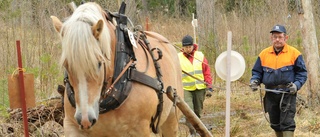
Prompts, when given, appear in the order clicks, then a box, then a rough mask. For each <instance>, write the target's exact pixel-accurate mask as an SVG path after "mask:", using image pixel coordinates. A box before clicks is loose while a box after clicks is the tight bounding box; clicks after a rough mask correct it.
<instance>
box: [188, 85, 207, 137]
mask: <svg viewBox="0 0 320 137" xmlns="http://www.w3.org/2000/svg"><path fill="white" fill-rule="evenodd" d="M205 94H206V90H205V89H200V90H198V89H197V90H194V91H188V90H184V101H185V102H186V103H187V104H188V106H189V107H190V108H191V109H192V110H193V112H194V113H195V114H196V115H197V116H198V117H199V118H200V116H201V113H202V109H203V102H204V99H205ZM186 125H187V126H188V128H189V132H190V133H191V135H192V136H196V130H195V128H194V127H193V126H192V125H191V123H190V122H189V121H188V120H187V121H186Z"/></svg>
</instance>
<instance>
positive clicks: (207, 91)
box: [206, 88, 213, 98]
mask: <svg viewBox="0 0 320 137" xmlns="http://www.w3.org/2000/svg"><path fill="white" fill-rule="evenodd" d="M212 92H213V89H212V88H207V89H206V97H209V98H210V97H211V96H212Z"/></svg>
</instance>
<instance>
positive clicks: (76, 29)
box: [60, 2, 111, 78]
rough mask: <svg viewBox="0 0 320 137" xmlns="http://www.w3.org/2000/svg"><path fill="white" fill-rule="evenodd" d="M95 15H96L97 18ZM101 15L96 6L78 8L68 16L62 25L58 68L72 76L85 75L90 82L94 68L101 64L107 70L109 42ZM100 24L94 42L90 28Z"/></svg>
mask: <svg viewBox="0 0 320 137" xmlns="http://www.w3.org/2000/svg"><path fill="white" fill-rule="evenodd" d="M97 13H99V14H97ZM103 14H104V11H103V10H102V8H101V7H100V6H99V5H97V4H96V3H91V2H88V3H85V4H83V5H80V6H79V7H78V8H77V9H76V10H75V11H74V13H73V14H72V16H71V17H70V18H69V19H68V20H66V21H65V22H64V23H63V26H62V30H61V32H60V33H61V36H62V55H61V59H60V65H61V66H64V67H68V70H70V71H72V73H74V74H75V75H77V74H85V75H86V76H88V77H91V78H94V77H95V76H96V72H97V69H98V64H99V63H102V62H105V63H106V66H110V60H107V59H110V56H111V51H110V50H111V48H110V46H111V38H110V34H109V30H108V27H107V25H106V23H105V19H104V16H103ZM99 20H103V22H104V25H103V30H102V33H101V35H100V36H99V40H97V39H96V38H95V37H94V36H93V34H92V30H91V27H92V25H94V24H96V23H97V22H98V21H99Z"/></svg>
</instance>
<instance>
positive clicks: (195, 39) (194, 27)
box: [191, 13, 198, 43]
mask: <svg viewBox="0 0 320 137" xmlns="http://www.w3.org/2000/svg"><path fill="white" fill-rule="evenodd" d="M191 24H192V27H193V39H194V43H197V36H196V27H198V20H197V19H195V18H194V13H192V21H191Z"/></svg>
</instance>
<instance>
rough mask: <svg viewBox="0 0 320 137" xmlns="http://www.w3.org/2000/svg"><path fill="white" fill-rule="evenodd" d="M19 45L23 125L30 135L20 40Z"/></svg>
mask: <svg viewBox="0 0 320 137" xmlns="http://www.w3.org/2000/svg"><path fill="white" fill-rule="evenodd" d="M16 45H17V55H18V67H19V87H20V99H21V109H22V116H23V126H24V135H25V137H29V129H28V119H27V105H26V104H27V103H26V97H25V96H26V95H25V91H24V79H23V70H22V59H21V48H20V41H19V40H17V41H16Z"/></svg>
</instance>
